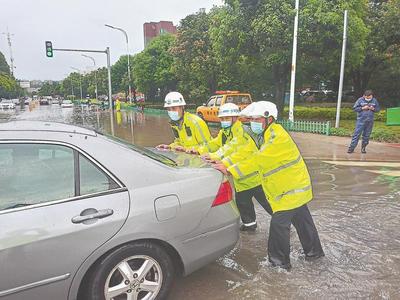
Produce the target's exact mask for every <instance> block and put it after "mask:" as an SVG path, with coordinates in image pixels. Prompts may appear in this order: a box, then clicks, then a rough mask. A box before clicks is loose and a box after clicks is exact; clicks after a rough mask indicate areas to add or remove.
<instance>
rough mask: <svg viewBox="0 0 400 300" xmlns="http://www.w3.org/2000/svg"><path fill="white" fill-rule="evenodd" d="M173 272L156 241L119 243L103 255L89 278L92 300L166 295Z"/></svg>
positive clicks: (147, 299) (145, 299)
mask: <svg viewBox="0 0 400 300" xmlns="http://www.w3.org/2000/svg"><path fill="white" fill-rule="evenodd" d="M174 277H175V272H174V266H173V263H172V260H171V258H170V257H169V256H168V254H167V253H166V252H165V251H164V250H163V249H162V248H161V247H160V246H158V245H156V244H153V243H149V242H140V243H135V244H128V245H125V246H122V247H120V248H118V249H116V250H114V251H113V252H111V253H110V254H108V255H107V256H106V257H104V258H103V259H102V260H101V261H100V263H99V264H98V265H97V267H96V268H95V269H94V271H93V273H92V276H91V278H90V280H89V285H88V290H87V292H88V294H87V298H88V299H92V300H104V299H106V300H112V299H113V300H125V299H126V300H158V299H165V298H166V297H167V294H168V291H169V288H170V286H171V284H172V282H173V280H174Z"/></svg>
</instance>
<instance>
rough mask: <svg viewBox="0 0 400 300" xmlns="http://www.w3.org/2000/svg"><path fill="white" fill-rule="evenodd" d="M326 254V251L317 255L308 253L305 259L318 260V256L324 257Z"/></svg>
mask: <svg viewBox="0 0 400 300" xmlns="http://www.w3.org/2000/svg"><path fill="white" fill-rule="evenodd" d="M324 256H325V254H324V253H318V254H315V255H306V257H305V260H306V261H314V260H317V259H318V258H321V257H324Z"/></svg>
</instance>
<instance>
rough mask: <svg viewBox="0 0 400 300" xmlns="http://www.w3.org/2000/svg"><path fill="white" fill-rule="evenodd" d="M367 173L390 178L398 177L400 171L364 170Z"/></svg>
mask: <svg viewBox="0 0 400 300" xmlns="http://www.w3.org/2000/svg"><path fill="white" fill-rule="evenodd" d="M366 171H367V172H371V173H376V174H381V175H386V176H392V177H400V171H390V170H382V171H380V170H366Z"/></svg>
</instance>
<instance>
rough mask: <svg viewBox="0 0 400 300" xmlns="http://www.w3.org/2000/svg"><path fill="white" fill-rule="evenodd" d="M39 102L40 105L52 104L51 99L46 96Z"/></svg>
mask: <svg viewBox="0 0 400 300" xmlns="http://www.w3.org/2000/svg"><path fill="white" fill-rule="evenodd" d="M39 103H40V105H49V104H50V102H49V100H48V99H46V98H42V99H40V101H39Z"/></svg>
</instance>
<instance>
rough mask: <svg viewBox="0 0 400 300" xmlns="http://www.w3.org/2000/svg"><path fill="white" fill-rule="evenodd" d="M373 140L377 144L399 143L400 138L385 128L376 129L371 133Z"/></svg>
mask: <svg viewBox="0 0 400 300" xmlns="http://www.w3.org/2000/svg"><path fill="white" fill-rule="evenodd" d="M371 139H373V140H374V141H377V142H390V143H395V142H399V141H400V138H399V137H398V136H396V134H395V133H393V132H392V131H389V130H387V129H385V128H374V129H373V130H372V133H371Z"/></svg>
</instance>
